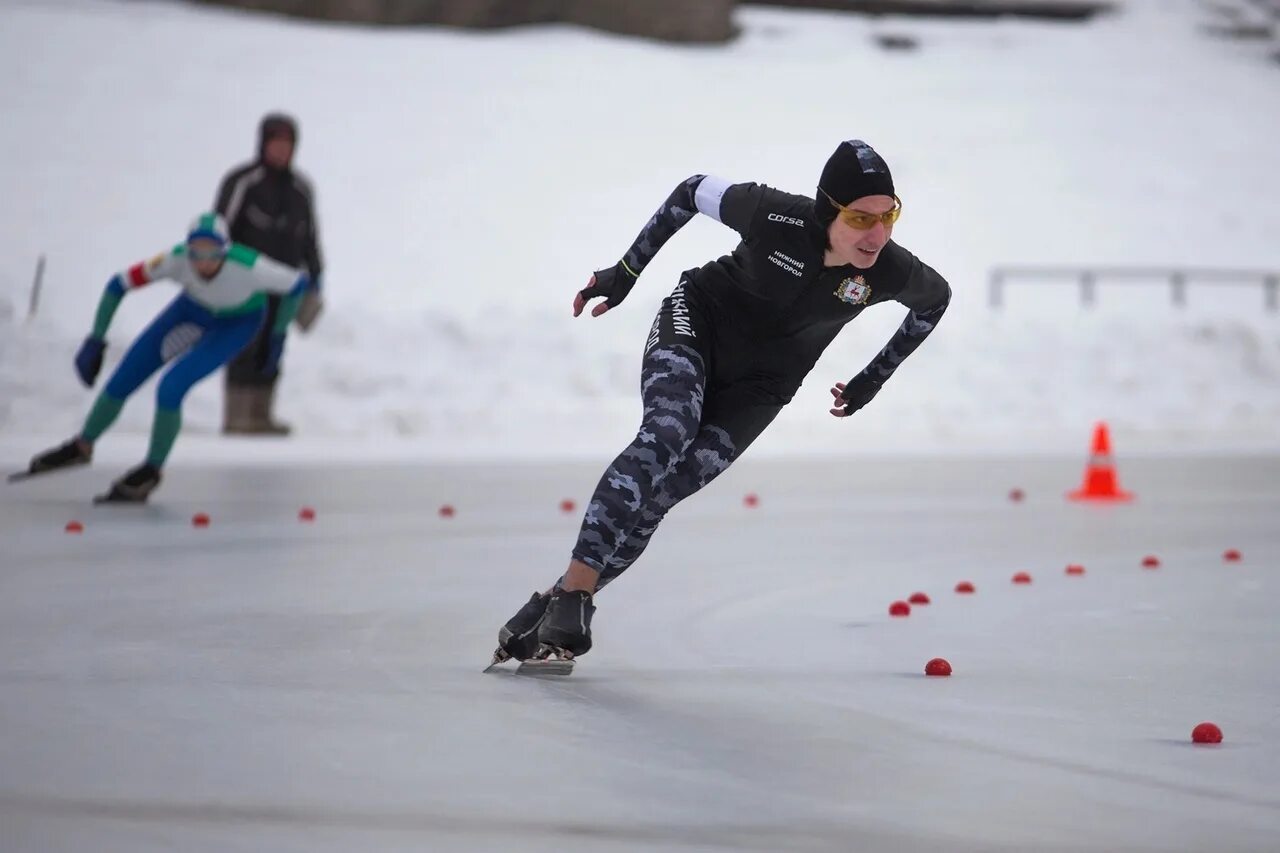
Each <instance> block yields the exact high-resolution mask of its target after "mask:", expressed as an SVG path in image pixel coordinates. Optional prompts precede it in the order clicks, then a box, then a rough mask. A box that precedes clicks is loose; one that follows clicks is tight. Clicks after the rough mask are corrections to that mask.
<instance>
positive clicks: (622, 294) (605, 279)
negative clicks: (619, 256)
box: [578, 261, 636, 308]
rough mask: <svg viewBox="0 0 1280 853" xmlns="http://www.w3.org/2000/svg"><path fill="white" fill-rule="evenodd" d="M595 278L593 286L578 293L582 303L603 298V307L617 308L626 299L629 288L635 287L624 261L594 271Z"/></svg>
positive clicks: (634, 278) (634, 277)
mask: <svg viewBox="0 0 1280 853" xmlns="http://www.w3.org/2000/svg"><path fill="white" fill-rule="evenodd" d="M595 276H596V280H595V284H593V285H591V286H590V287H587V288H584V289H583V290H580V291H578V297H579V298H580V299H581V300H582V301H583V302H586V301H587V300H588V299H595V298H596V297H597V296H603V297H604V298H605V299H604V304H605V305H607V306H609V307H610V308H617V307H618V305H620V304H621V303H622V300H624V299H626V298H627V294H628V293H630V292H631V288H633V287H635V286H636V276H634V275H632V274H631V270H629V269H627V265H626V262H624V261H618V262H617V263H616V264H614V265H613V267H612V268H610V269H607V270H596V273H595Z"/></svg>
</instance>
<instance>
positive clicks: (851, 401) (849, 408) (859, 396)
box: [831, 373, 882, 418]
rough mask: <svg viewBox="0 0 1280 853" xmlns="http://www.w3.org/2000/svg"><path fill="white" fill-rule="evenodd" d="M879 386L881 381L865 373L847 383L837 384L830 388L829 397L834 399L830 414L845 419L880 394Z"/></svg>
mask: <svg viewBox="0 0 1280 853" xmlns="http://www.w3.org/2000/svg"><path fill="white" fill-rule="evenodd" d="M881 384H882V380H879V379H873V378H872V377H870V376H868V375H866V374H865V373H859V374H858V375H857V376H855V377H853V378H852V379H850V380H849V381H848V382H837V383H836V384H835V385H834V386H833V387H832V388H831V396H832V397H834V398H835V399H834V400H833V401H832V402H833V403H834V404H835V406H834V408H832V409H831V414H833V415H835V416H836V417H837V418H847V417H848V416H849V415H852V414H853V413H854V412H856V411H858V409H861V408H862V407H863V406H865V405H866V404H867V403H870V402H871V398H872V397H874V396H875V395H876V394H879V393H880V387H881Z"/></svg>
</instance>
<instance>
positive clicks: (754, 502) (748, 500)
mask: <svg viewBox="0 0 1280 853" xmlns="http://www.w3.org/2000/svg"><path fill="white" fill-rule="evenodd" d="M742 502H743V503H744V504H746V505H747V506H750V507H756V506H760V496H759V495H757V494H755V493H754V492H752V493H751V494H749V495H747V496H746V497H744V498H743V499H742Z"/></svg>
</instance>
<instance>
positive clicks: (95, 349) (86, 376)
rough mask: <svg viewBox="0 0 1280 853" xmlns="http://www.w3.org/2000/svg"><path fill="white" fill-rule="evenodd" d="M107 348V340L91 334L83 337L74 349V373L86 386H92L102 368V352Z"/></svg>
mask: <svg viewBox="0 0 1280 853" xmlns="http://www.w3.org/2000/svg"><path fill="white" fill-rule="evenodd" d="M106 349H107V342H106V341H104V340H103V339H102V338H95V337H94V336H93V335H90V336H89V337H87V338H85V339H84V343H82V344H81V345H80V349H79V350H77V351H76V373H77V374H78V375H79V376H80V381H81V382H83V383H84V385H85V387H86V388H92V387H93V383H94V380H96V379H97V378H98V371H99V370H101V369H102V353H103V352H105V351H106Z"/></svg>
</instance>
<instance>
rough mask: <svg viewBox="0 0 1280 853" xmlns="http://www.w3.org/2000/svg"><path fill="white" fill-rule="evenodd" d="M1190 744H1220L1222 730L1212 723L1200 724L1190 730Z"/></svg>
mask: <svg viewBox="0 0 1280 853" xmlns="http://www.w3.org/2000/svg"><path fill="white" fill-rule="evenodd" d="M1191 742H1192V743H1222V729H1220V728H1218V727H1217V726H1215V725H1214V724H1213V723H1201V724H1200V725H1198V726H1196V727H1195V728H1194V729H1192V730H1191Z"/></svg>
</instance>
